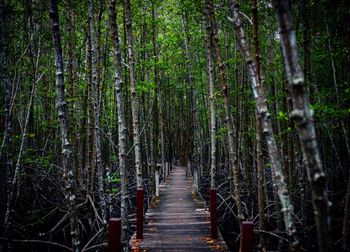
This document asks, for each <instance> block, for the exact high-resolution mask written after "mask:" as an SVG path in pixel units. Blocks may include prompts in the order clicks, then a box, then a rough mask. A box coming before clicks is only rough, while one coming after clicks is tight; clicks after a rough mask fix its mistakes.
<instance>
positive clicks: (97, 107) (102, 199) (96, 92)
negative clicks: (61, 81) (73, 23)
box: [88, 0, 107, 224]
mask: <svg viewBox="0 0 350 252" xmlns="http://www.w3.org/2000/svg"><path fill="white" fill-rule="evenodd" d="M88 15H89V29H90V39H91V59H92V82H93V90H94V93H93V94H94V95H93V97H94V99H93V101H94V115H95V118H94V119H95V120H94V122H95V125H94V138H95V139H94V140H95V141H94V142H95V150H96V166H97V183H98V196H99V203H100V210H101V218H102V222H103V224H105V223H106V216H107V211H106V200H105V194H104V182H103V177H104V169H103V164H102V150H101V128H100V101H99V81H98V64H97V57H98V56H97V55H98V54H97V50H96V46H95V28H94V9H93V1H92V0H89V6H88Z"/></svg>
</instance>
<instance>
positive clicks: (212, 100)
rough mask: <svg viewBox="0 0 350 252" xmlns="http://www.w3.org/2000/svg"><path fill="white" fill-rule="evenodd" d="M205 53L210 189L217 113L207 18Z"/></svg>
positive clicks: (212, 180) (214, 166)
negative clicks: (208, 114)
mask: <svg viewBox="0 0 350 252" xmlns="http://www.w3.org/2000/svg"><path fill="white" fill-rule="evenodd" d="M205 21H206V36H205V49H206V50H205V51H206V58H207V69H208V70H207V71H208V80H209V104H210V155H211V156H210V158H211V162H210V187H211V188H215V174H216V111H215V87H214V62H213V56H212V51H211V48H212V38H211V37H212V36H211V28H210V23H209V19H208V18H206V19H205Z"/></svg>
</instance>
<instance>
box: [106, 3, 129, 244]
mask: <svg viewBox="0 0 350 252" xmlns="http://www.w3.org/2000/svg"><path fill="white" fill-rule="evenodd" d="M115 7H116V1H115V0H111V1H110V5H109V11H110V13H109V18H110V19H109V23H110V26H111V30H112V34H111V36H112V44H113V48H114V67H115V89H116V99H117V111H118V156H119V169H120V178H121V182H120V183H121V189H120V193H121V214H120V215H121V218H122V230H123V232H122V237H121V240H122V244H123V248H124V249H125V250H127V248H128V238H129V237H128V230H129V221H128V214H129V191H128V184H129V181H128V176H127V172H126V123H125V111H124V98H123V91H122V89H123V79H122V75H121V71H122V70H121V68H122V66H121V64H122V60H121V52H120V42H119V31H118V24H117V21H116V20H117V15H116V12H115Z"/></svg>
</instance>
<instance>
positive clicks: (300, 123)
mask: <svg viewBox="0 0 350 252" xmlns="http://www.w3.org/2000/svg"><path fill="white" fill-rule="evenodd" d="M275 9H276V14H277V19H278V22H279V27H280V36H281V37H280V38H281V45H282V51H283V56H284V65H285V71H286V76H287V80H288V85H289V90H290V93H291V97H292V101H293V111H292V112H291V113H290V117H291V118H293V119H294V122H295V125H296V128H297V130H298V134H299V139H300V145H301V149H302V152H303V155H304V158H305V161H306V170H307V175H308V180H309V184H310V187H311V193H312V200H313V206H314V211H315V221H316V226H317V234H318V245H319V251H322V252H324V251H328V250H329V245H330V241H331V239H330V238H329V236H330V212H329V201H328V196H327V192H326V176H325V174H324V172H323V167H322V163H321V159H320V154H319V150H318V145H317V141H316V132H315V126H314V118H313V114H312V113H313V112H312V111H311V110H310V109H309V107H308V104H309V98H308V95H307V92H306V86H305V80H304V74H303V71H302V68H301V66H300V63H299V56H298V49H297V43H296V37H295V32H294V30H293V26H292V17H291V12H290V6H289V3H288V1H287V0H276V1H275Z"/></svg>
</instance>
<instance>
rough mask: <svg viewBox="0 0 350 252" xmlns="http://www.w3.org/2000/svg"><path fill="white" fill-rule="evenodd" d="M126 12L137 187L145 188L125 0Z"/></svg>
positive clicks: (126, 2)
mask: <svg viewBox="0 0 350 252" xmlns="http://www.w3.org/2000/svg"><path fill="white" fill-rule="evenodd" d="M124 4H125V12H126V14H125V15H126V16H125V18H126V20H125V21H126V37H127V45H128V58H129V70H130V91H131V112H132V129H133V140H134V151H135V168H136V179H137V187H143V181H142V166H141V151H140V126H139V118H138V117H139V108H138V106H139V104H138V99H137V91H136V82H135V63H134V53H133V36H132V19H131V10H130V8H131V7H130V0H125V2H124Z"/></svg>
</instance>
